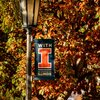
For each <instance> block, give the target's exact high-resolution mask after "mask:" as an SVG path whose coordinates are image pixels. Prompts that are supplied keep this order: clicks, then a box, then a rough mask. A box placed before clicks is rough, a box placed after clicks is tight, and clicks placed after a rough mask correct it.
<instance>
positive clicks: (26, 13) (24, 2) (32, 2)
mask: <svg viewBox="0 0 100 100" xmlns="http://www.w3.org/2000/svg"><path fill="white" fill-rule="evenodd" d="M39 4H40V0H21V2H20V8H21V15H22V25H23V27H24V28H27V27H32V26H35V25H37V19H38V12H39Z"/></svg>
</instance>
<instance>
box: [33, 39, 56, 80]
mask: <svg viewBox="0 0 100 100" xmlns="http://www.w3.org/2000/svg"><path fill="white" fill-rule="evenodd" d="M34 43H35V77H34V79H35V80H49V79H54V77H55V75H54V40H52V39H35V40H34Z"/></svg>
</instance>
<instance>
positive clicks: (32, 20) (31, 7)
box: [20, 0, 40, 100]
mask: <svg viewBox="0 0 100 100" xmlns="http://www.w3.org/2000/svg"><path fill="white" fill-rule="evenodd" d="M39 4H40V0H20V9H21V17H22V27H23V28H24V29H26V31H27V32H26V34H27V51H26V52H27V55H26V60H27V61H26V100H31V93H32V87H31V81H32V76H31V55H32V54H31V42H32V41H31V38H32V35H31V34H32V31H31V30H32V27H35V26H36V25H37V19H38V12H39Z"/></svg>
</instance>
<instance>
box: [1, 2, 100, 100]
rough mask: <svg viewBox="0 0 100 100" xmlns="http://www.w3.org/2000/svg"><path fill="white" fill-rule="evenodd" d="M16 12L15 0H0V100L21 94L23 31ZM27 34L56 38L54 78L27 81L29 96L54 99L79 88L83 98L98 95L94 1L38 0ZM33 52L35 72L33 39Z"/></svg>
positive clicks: (99, 8)
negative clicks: (35, 18) (34, 23)
mask: <svg viewBox="0 0 100 100" xmlns="http://www.w3.org/2000/svg"><path fill="white" fill-rule="evenodd" d="M19 11H20V8H19V0H0V100H5V99H7V100H24V98H25V78H26V76H25V74H26V72H25V70H26V34H25V30H23V29H22V28H21V17H20V12H19ZM32 36H33V37H35V38H36V39H41V38H43V39H48V38H49V39H51V38H52V39H54V40H55V75H56V78H55V80H48V81H43V80H42V81H40V80H39V81H32V97H33V96H37V97H38V98H39V99H40V100H42V98H44V99H43V100H45V99H46V100H49V99H53V100H56V99H57V98H58V97H59V96H60V97H62V98H67V97H68V96H69V95H70V93H71V91H72V90H76V91H78V92H80V91H79V90H81V89H84V90H85V95H84V99H85V100H90V98H91V99H92V100H99V99H98V98H100V79H99V80H98V77H100V45H99V43H100V1H99V0H41V7H40V11H39V18H38V26H37V27H36V28H33V29H32ZM32 51H33V53H32V75H33V76H34V58H35V57H34V43H33V44H32ZM97 80H98V81H97ZM65 100H66V99H65Z"/></svg>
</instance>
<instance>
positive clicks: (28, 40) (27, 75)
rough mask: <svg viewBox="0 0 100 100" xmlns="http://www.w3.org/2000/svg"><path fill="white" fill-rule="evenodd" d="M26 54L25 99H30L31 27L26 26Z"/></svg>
mask: <svg viewBox="0 0 100 100" xmlns="http://www.w3.org/2000/svg"><path fill="white" fill-rule="evenodd" d="M26 31H27V33H26V34H27V55H26V57H27V58H26V60H27V63H26V100H31V93H32V86H31V81H32V77H31V54H32V53H31V29H29V28H27V29H26Z"/></svg>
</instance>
